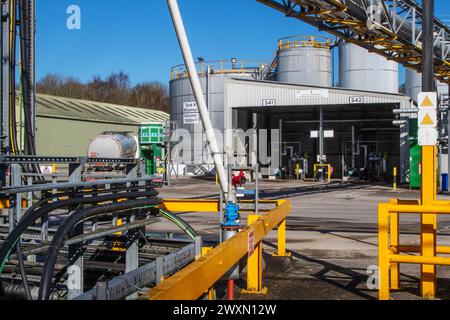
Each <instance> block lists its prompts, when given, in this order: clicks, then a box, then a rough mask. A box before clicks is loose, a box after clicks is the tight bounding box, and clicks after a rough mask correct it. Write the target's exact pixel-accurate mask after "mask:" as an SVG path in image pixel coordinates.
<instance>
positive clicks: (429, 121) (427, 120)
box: [420, 113, 434, 126]
mask: <svg viewBox="0 0 450 320" xmlns="http://www.w3.org/2000/svg"><path fill="white" fill-rule="evenodd" d="M420 125H422V126H432V125H434V121H433V119H431V117H430V115H429V114H428V113H427V114H426V115H425V117H423V120H422V122H421V123H420Z"/></svg>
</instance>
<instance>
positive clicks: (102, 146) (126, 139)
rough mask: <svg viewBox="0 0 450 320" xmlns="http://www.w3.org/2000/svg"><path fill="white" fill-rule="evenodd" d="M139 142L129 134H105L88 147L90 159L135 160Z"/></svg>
mask: <svg viewBox="0 0 450 320" xmlns="http://www.w3.org/2000/svg"><path fill="white" fill-rule="evenodd" d="M136 151H137V142H136V140H135V139H134V138H133V137H132V136H129V135H127V134H123V133H115V132H105V133H103V134H101V135H99V136H97V137H95V138H94V139H92V141H91V143H90V144H89V147H88V156H89V157H90V158H105V159H133V158H135V156H136Z"/></svg>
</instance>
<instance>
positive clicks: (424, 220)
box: [421, 0, 437, 298]
mask: <svg viewBox="0 0 450 320" xmlns="http://www.w3.org/2000/svg"><path fill="white" fill-rule="evenodd" d="M433 21H434V0H423V26H422V45H423V51H422V64H423V72H422V91H423V92H432V91H434V90H435V86H434V45H433V37H434V35H433V31H434V30H433ZM436 152H437V148H436V146H423V147H422V205H424V206H428V205H433V203H434V201H435V200H436V193H437V179H436V178H437V177H436V169H437V168H436V155H437V154H436ZM436 220H437V219H436V215H435V214H430V213H423V214H422V217H421V253H422V256H426V257H434V256H435V255H436ZM421 294H422V296H423V297H426V298H433V297H434V296H435V295H436V266H435V265H422V266H421Z"/></svg>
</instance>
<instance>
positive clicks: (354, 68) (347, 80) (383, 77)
mask: <svg viewBox="0 0 450 320" xmlns="http://www.w3.org/2000/svg"><path fill="white" fill-rule="evenodd" d="M398 78H399V77H398V63H396V62H394V61H389V60H387V59H386V58H384V57H382V56H380V55H378V54H376V53H370V52H369V51H367V50H366V49H364V48H362V47H360V46H358V45H355V44H352V43H342V44H341V45H339V86H340V87H342V88H346V89H352V90H364V91H376V92H384V93H398V89H399V82H398Z"/></svg>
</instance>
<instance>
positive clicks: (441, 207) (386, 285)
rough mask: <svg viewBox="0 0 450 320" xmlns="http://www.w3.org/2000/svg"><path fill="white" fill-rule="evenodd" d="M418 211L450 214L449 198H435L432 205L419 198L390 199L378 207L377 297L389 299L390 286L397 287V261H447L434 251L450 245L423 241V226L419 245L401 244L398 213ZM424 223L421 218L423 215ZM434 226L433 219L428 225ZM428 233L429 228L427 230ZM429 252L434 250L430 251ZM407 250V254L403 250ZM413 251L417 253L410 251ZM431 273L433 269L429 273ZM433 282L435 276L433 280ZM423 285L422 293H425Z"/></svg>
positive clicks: (447, 251)
mask: <svg viewBox="0 0 450 320" xmlns="http://www.w3.org/2000/svg"><path fill="white" fill-rule="evenodd" d="M401 214H419V215H421V216H423V215H444V214H450V201H434V202H433V203H432V205H422V204H421V202H420V201H419V200H398V199H393V200H391V201H390V202H389V203H382V204H380V205H379V208H378V264H379V299H380V300H388V299H389V297H390V290H391V289H392V290H397V289H399V285H400V283H399V282H400V264H401V263H407V264H419V265H421V266H422V267H424V266H426V265H428V266H432V267H435V266H437V265H447V266H448V265H450V257H441V256H437V254H450V247H444V246H437V245H436V239H434V241H424V240H423V239H424V238H423V233H424V232H425V233H427V232H428V231H427V230H424V229H422V241H421V244H420V246H406V245H401V244H400V233H399V226H400V215H401ZM422 223H423V219H422ZM429 229H433V230H436V219H434V221H433V223H432V224H431V225H430V226H429ZM428 233H429V232H428ZM429 252H434V253H435V254H431V255H429V254H428V253H429ZM402 253H408V255H405V254H402ZM412 253H414V254H418V255H411V254H412ZM430 276H433V279H434V273H433V274H430ZM433 281H434V282H435V279H434V280H433ZM428 282H429V279H427V274H426V273H425V275H422V278H421V284H422V285H423V284H424V283H425V284H427V283H428ZM425 293H426V292H424V289H423V288H422V294H423V295H424V296H426V294H425Z"/></svg>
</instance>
